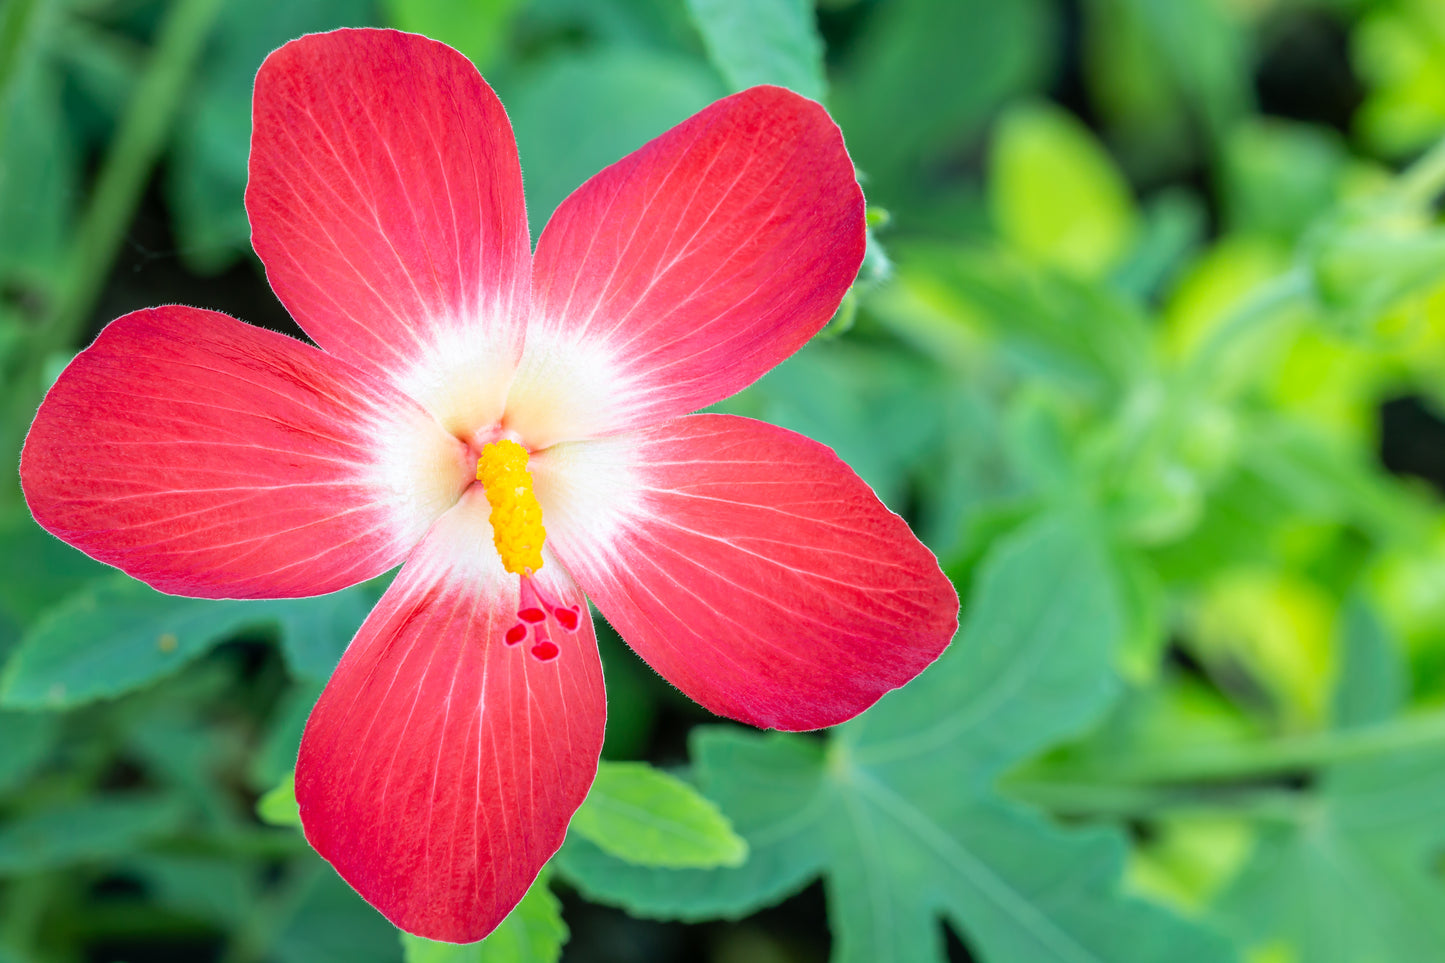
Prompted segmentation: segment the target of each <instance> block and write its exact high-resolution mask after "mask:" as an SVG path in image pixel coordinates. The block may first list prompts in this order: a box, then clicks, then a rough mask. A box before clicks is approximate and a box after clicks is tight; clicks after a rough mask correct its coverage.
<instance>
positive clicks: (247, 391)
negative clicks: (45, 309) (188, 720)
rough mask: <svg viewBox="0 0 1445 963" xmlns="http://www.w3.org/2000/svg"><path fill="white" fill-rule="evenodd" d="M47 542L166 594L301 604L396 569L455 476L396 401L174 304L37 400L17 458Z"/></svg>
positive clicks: (446, 441)
mask: <svg viewBox="0 0 1445 963" xmlns="http://www.w3.org/2000/svg"><path fill="white" fill-rule="evenodd" d="M20 477H21V481H22V483H23V484H24V487H25V497H26V499H27V500H28V501H29V503H30V510H31V511H32V512H34V513H35V517H36V519H37V520H38V521H39V522H40V524H41V525H43V526H45V528H46V529H48V530H49V531H51V532H52V533H54V534H55V535H57V536H59V537H60V538H62V539H64V540H65V541H67V542H69V543H70V544H72V545H74V546H76V547H77V548H79V549H81V550H82V551H85V552H87V553H88V554H90V555H92V556H94V557H95V558H98V559H100V560H101V561H103V562H108V563H109V564H111V565H115V566H117V567H118V568H121V569H124V570H125V571H126V572H129V573H130V574H131V575H134V576H135V577H136V578H139V579H142V580H144V581H146V582H149V583H150V584H151V585H153V586H155V587H156V588H158V589H160V590H161V591H163V592H173V593H176V594H181V595H192V596H200V597H205V598H226V597H229V598H257V597H284V596H297V595H316V594H320V593H323V592H332V591H335V590H336V589H339V588H344V587H345V586H347V585H350V584H352V583H354V582H359V581H361V580H363V579H367V578H371V577H372V576H374V575H378V574H380V573H381V572H384V571H386V570H387V569H389V568H391V567H392V566H394V565H396V564H397V563H398V562H400V561H401V560H402V558H404V557H405V555H406V553H407V552H408V551H410V549H411V548H412V546H413V545H415V544H416V543H417V541H419V540H420V539H421V536H422V535H423V534H424V533H425V532H426V530H427V528H428V526H430V524H431V522H432V521H433V519H435V518H436V517H437V516H438V515H440V514H441V513H442V512H444V511H445V510H446V509H447V508H448V507H450V506H451V505H452V504H453V503H455V501H456V499H457V497H458V495H459V494H460V493H461V491H462V490H463V489H464V488H465V486H466V484H467V483H468V481H469V479H470V472H469V471H468V466H467V464H466V448H465V446H464V445H462V444H461V443H460V442H458V441H457V440H456V439H455V438H453V437H451V436H450V435H448V434H446V433H445V432H443V431H442V430H441V429H440V428H438V427H437V424H436V422H435V421H433V420H432V419H431V418H430V417H428V416H427V414H426V412H424V411H422V410H421V409H420V408H418V407H417V406H416V404H415V403H414V402H412V401H410V400H408V399H407V398H405V397H403V396H402V395H400V394H398V393H397V392H396V391H395V390H394V389H391V388H389V387H387V386H386V385H385V384H383V383H381V382H378V381H376V380H375V379H374V378H371V377H369V376H367V375H364V374H362V373H361V372H359V371H356V370H355V369H353V368H351V367H349V366H348V365H345V364H342V363H340V362H338V361H336V360H335V359H333V358H329V357H327V356H326V355H325V354H323V353H322V352H320V351H317V350H316V349H315V348H313V347H311V346H310V345H306V344H302V343H301V342H299V341H296V340H294V339H292V338H287V337H285V336H283V335H279V334H275V333H274V332H271V331H264V330H262V329H260V328H254V327H251V326H250V325H246V324H242V323H241V322H239V321H236V320H235V319H233V318H229V317H227V316H226V315H224V314H218V313H216V312H214V311H201V310H198V309H196V308H187V307H174V306H173V307H164V308H152V309H148V310H145V311H137V312H135V313H134V314H129V315H126V316H125V317H123V318H121V319H119V320H118V321H115V322H114V323H112V324H111V325H109V326H108V327H107V328H106V329H105V330H104V331H103V332H102V333H101V335H100V337H99V338H97V339H96V341H95V343H94V344H93V345H91V346H90V347H89V348H87V349H86V350H85V351H83V352H81V354H80V355H78V356H77V357H76V359H75V361H74V362H72V363H71V365H70V366H69V367H68V368H66V369H65V372H64V373H63V374H61V376H60V379H59V380H58V381H57V382H56V383H55V387H53V388H52V389H51V390H50V393H49V395H47V396H46V399H45V402H44V404H42V405H41V406H40V412H39V414H37V415H36V416H35V424H34V425H33V426H32V427H31V429H30V436H29V437H28V438H27V439H26V442H25V451H24V454H23V455H22V456H21V462H20Z"/></svg>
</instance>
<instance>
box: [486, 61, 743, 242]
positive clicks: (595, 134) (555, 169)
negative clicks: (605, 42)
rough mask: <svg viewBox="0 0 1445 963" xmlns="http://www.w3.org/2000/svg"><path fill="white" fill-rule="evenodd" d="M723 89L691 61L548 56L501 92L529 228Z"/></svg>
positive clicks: (710, 74)
mask: <svg viewBox="0 0 1445 963" xmlns="http://www.w3.org/2000/svg"><path fill="white" fill-rule="evenodd" d="M725 92H726V91H724V90H723V88H722V85H721V84H719V83H718V81H717V79H716V78H715V77H714V76H713V75H712V73H711V72H710V71H708V70H707V69H706V68H705V67H703V66H701V65H699V64H698V63H696V62H694V61H691V60H686V59H683V58H680V57H671V56H664V55H659V54H653V53H647V52H644V51H641V50H618V49H604V50H602V51H599V52H596V53H588V54H581V55H566V56H560V57H556V58H553V59H551V60H549V61H547V62H545V63H544V64H543V65H542V66H540V67H538V68H536V69H535V70H534V71H533V72H532V73H530V74H528V75H527V76H526V77H525V78H524V79H522V80H521V81H519V82H518V83H517V84H516V85H515V87H513V88H509V89H507V90H505V91H503V101H504V102H505V103H506V105H507V110H508V113H509V114H510V115H511V118H512V126H513V127H514V128H515V129H516V134H517V150H518V152H519V153H520V154H521V157H522V174H523V177H524V178H525V180H526V185H527V217H528V219H529V221H530V222H531V224H532V225H533V230H534V231H540V230H541V226H542V225H544V224H546V223H547V219H548V218H550V217H551V216H552V211H553V210H554V209H555V208H556V207H557V205H558V204H560V203H562V200H563V198H565V197H566V196H567V195H568V194H570V193H571V192H572V191H573V190H575V189H576V188H577V187H579V186H581V184H582V182H583V181H585V180H587V178H589V177H591V176H592V175H593V174H596V173H597V172H598V171H599V170H601V169H602V168H603V167H606V166H607V165H608V164H611V163H612V162H613V161H616V160H619V159H620V158H622V157H623V156H624V155H625V154H627V153H629V152H631V151H633V150H636V149H637V148H639V147H641V146H642V145H643V144H645V143H646V142H647V141H649V140H651V139H652V138H654V137H656V136H657V135H658V134H661V133H662V132H664V131H666V130H667V129H668V128H669V127H672V126H674V125H675V124H678V123H680V122H681V121H683V120H685V119H687V118H688V117H689V116H690V115H692V114H694V113H696V112H697V111H699V110H701V109H702V108H704V107H706V106H707V105H708V104H710V103H712V101H714V100H716V99H717V98H718V97H720V96H722V95H723V94H724V93H725Z"/></svg>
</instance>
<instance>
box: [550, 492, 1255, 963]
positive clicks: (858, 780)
mask: <svg viewBox="0 0 1445 963" xmlns="http://www.w3.org/2000/svg"><path fill="white" fill-rule="evenodd" d="M1098 539H1099V536H1097V535H1096V534H1095V531H1094V529H1093V527H1092V525H1090V524H1088V523H1087V522H1083V521H1080V520H1077V519H1074V518H1072V517H1069V516H1060V517H1053V518H1046V519H1044V520H1042V521H1039V522H1036V523H1034V524H1032V525H1030V526H1028V527H1026V528H1025V529H1023V530H1021V531H1019V532H1018V533H1016V534H1014V535H1011V536H1009V537H1008V538H1006V539H1003V540H1002V541H1001V542H1000V544H999V547H998V548H997V549H996V551H995V552H993V553H992V555H991V557H990V558H989V560H988V561H987V562H986V563H985V565H984V567H983V570H982V571H981V573H980V574H979V576H978V579H977V581H976V586H975V589H974V591H973V594H972V600H971V603H970V605H968V606H966V611H968V612H970V615H969V617H968V620H967V622H966V624H965V626H964V628H963V630H962V632H961V634H960V637H959V639H958V640H957V641H956V642H955V643H954V645H953V647H952V648H951V649H950V650H949V651H948V652H946V653H945V654H944V656H943V657H942V658H941V659H940V660H939V661H938V662H937V663H936V664H935V665H934V666H933V667H932V668H931V669H930V670H928V672H926V673H925V674H924V676H923V677H922V678H920V679H919V680H918V681H916V682H914V683H912V684H911V685H909V686H908V687H907V688H905V689H902V690H899V691H897V692H894V693H891V694H890V695H888V696H886V697H884V699H883V700H882V701H881V702H880V703H879V704H878V705H877V706H876V707H875V708H874V709H872V710H870V711H869V712H867V713H865V714H864V715H863V716H861V717H860V718H859V719H857V720H855V721H854V722H851V723H848V724H846V725H844V726H842V727H840V728H839V730H838V732H837V733H836V734H835V735H834V736H833V737H832V738H831V740H830V741H829V742H828V744H827V746H826V748H825V747H824V746H822V745H820V744H819V743H817V742H816V741H814V740H812V739H809V738H807V737H804V736H797V735H781V734H771V735H758V734H753V733H746V732H742V731H740V730H735V729H718V728H714V729H706V730H700V731H699V733H698V735H697V737H696V738H695V740H694V743H693V748H694V760H695V765H696V767H697V774H698V779H699V783H700V785H701V787H702V789H703V791H704V792H705V793H706V794H707V795H708V797H709V798H711V799H713V800H714V801H715V802H717V804H718V805H719V807H720V808H721V809H722V810H723V812H724V813H726V814H727V815H728V816H729V817H730V818H731V819H732V820H733V824H734V827H735V828H736V829H737V831H738V832H739V833H740V834H741V835H742V836H743V837H744V838H745V839H746V840H747V842H748V846H749V859H748V861H747V862H746V863H744V864H743V865H741V866H739V867H737V868H734V869H719V870H714V871H712V872H699V871H665V870H663V871H660V870H656V869H647V868H643V867H637V866H629V865H627V864H626V863H624V862H622V861H621V860H618V859H616V858H615V857H611V856H609V855H608V854H606V853H604V852H603V851H602V850H601V849H599V848H598V847H596V846H595V845H591V844H588V843H586V842H585V841H579V840H569V841H568V844H567V845H566V846H565V847H564V848H563V850H562V852H561V854H560V855H559V857H558V860H557V865H558V868H559V870H560V871H561V872H563V873H564V874H565V875H566V876H567V878H568V879H569V880H571V881H572V882H573V883H574V884H575V885H576V886H577V887H578V888H579V889H580V890H581V891H582V892H583V893H584V895H587V896H588V897H589V898H594V899H599V900H602V901H607V902H614V903H618V904H620V905H622V906H624V907H626V908H627V909H628V910H629V911H631V912H634V913H639V914H642V915H650V916H663V917H678V918H682V919H697V918H702V917H707V916H717V915H723V916H737V915H742V914H745V913H748V912H750V911H752V910H753V909H756V908H757V907H759V906H761V905H765V904H767V903H770V902H772V901H775V900H776V899H778V898H779V897H781V896H783V895H785V894H787V893H788V892H791V891H793V890H796V889H798V888H800V887H801V886H803V885H804V884H806V883H807V882H808V881H809V880H810V879H812V878H814V877H815V876H816V875H818V874H819V873H820V872H821V873H822V874H823V876H824V879H825V881H826V884H827V892H828V902H829V916H830V919H831V921H832V925H833V930H834V955H833V958H834V961H835V963H854V961H857V963H864V961H867V963H879V961H882V963H887V961H896V963H904V961H907V963H923V961H930V960H939V961H941V960H942V959H944V946H943V939H942V931H941V929H940V927H939V926H938V923H937V918H938V917H939V916H945V917H947V918H948V919H950V920H952V921H953V922H954V923H955V924H957V925H958V926H959V927H960V928H961V929H962V931H963V932H964V933H966V934H967V937H968V939H969V941H970V943H971V944H972V945H973V946H975V947H977V949H978V951H979V953H980V955H981V956H982V957H983V958H986V959H988V960H990V961H993V963H999V961H1028V963H1046V961H1060V963H1064V961H1067V963H1095V961H1097V963H1165V961H1169V963H1179V961H1190V963H1194V961H1199V963H1222V961H1226V960H1229V959H1231V956H1230V954H1229V952H1228V950H1227V948H1226V947H1225V945H1224V944H1223V943H1222V942H1221V941H1220V940H1218V939H1217V938H1216V937H1215V936H1214V935H1213V934H1211V933H1209V932H1207V931H1205V930H1203V929H1200V928H1199V927H1197V926H1194V925H1193V924H1190V923H1187V922H1185V921H1183V920H1181V919H1178V918H1176V917H1173V916H1171V915H1170V914H1169V913H1167V912H1165V911H1163V910H1162V909H1159V908H1157V907H1153V906H1150V905H1148V904H1146V903H1143V902H1141V901H1139V900H1136V899H1133V898H1130V897H1127V896H1125V895H1123V894H1121V893H1120V892H1119V889H1118V887H1119V875H1120V872H1121V870H1122V865H1123V857H1124V851H1125V844H1124V839H1123V837H1122V835H1121V834H1119V833H1117V832H1114V831H1112V830H1101V829H1090V830H1080V829H1070V828H1063V827H1058V826H1055V825H1053V824H1051V823H1049V822H1048V821H1047V820H1046V819H1045V818H1044V817H1042V816H1040V815H1038V814H1036V813H1034V812H1032V811H1030V810H1028V809H1025V808H1023V807H1021V806H1019V805H1017V804H1015V803H1012V802H1009V801H1008V800H1005V799H1003V798H1002V797H1000V796H998V795H997V794H996V793H994V792H993V790H992V788H991V783H992V781H993V779H994V777H995V776H997V774H998V773H999V772H1000V771H1001V770H1002V769H1003V768H1005V767H1007V766H1009V765H1012V764H1013V763H1016V762H1017V761H1019V760H1020V759H1022V758H1024V757H1025V756H1028V755H1030V754H1033V753H1035V752H1038V751H1039V750H1041V749H1043V748H1045V747H1047V746H1049V745H1052V744H1054V743H1056V742H1058V741H1059V740H1060V739H1062V738H1064V737H1066V736H1068V735H1071V734H1073V733H1075V732H1077V731H1078V730H1079V729H1080V728H1081V727H1082V726H1085V725H1087V724H1089V723H1090V722H1092V721H1094V720H1095V719H1097V718H1098V716H1099V714H1100V713H1101V712H1102V711H1103V710H1104V709H1105V708H1106V707H1107V706H1108V705H1109V703H1110V702H1111V701H1112V699H1113V697H1114V693H1115V690H1116V685H1117V683H1116V680H1115V677H1114V673H1113V669H1112V667H1111V657H1112V647H1113V645H1114V644H1115V642H1116V641H1117V640H1118V636H1119V634H1120V632H1121V620H1122V617H1121V615H1120V612H1119V603H1118V601H1117V599H1115V597H1114V592H1113V586H1112V583H1111V580H1110V577H1109V570H1108V568H1107V564H1108V563H1107V556H1106V555H1105V554H1104V552H1103V550H1102V548H1101V546H1100V544H1099V540H1098Z"/></svg>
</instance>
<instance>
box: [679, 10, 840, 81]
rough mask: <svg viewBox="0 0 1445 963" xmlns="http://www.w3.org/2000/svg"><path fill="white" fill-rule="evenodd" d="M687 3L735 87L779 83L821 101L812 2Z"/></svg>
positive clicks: (819, 59) (719, 65)
mask: <svg viewBox="0 0 1445 963" xmlns="http://www.w3.org/2000/svg"><path fill="white" fill-rule="evenodd" d="M687 7H688V9H689V10H691V11H692V16H693V19H694V20H695V21H696V22H697V26H698V29H699V30H700V31H702V39H703V43H704V44H705V45H706V46H707V53H708V56H709V57H710V58H711V59H712V62H713V63H714V64H716V65H717V68H718V70H720V71H722V75H723V76H724V77H726V78H727V81H728V83H729V84H731V85H732V88H733V89H734V90H742V89H743V88H745V87H751V86H753V85H754V84H777V85H778V86H780V87H788V88H791V89H792V90H795V91H797V92H798V93H800V94H802V95H803V96H804V97H811V98H813V99H814V100H822V99H823V94H824V92H825V90H826V87H827V82H826V81H825V80H824V79H823V42H822V40H820V39H819V37H818V29H817V26H816V24H815V23H814V22H813V3H812V0H687Z"/></svg>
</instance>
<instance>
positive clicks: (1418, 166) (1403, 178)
mask: <svg viewBox="0 0 1445 963" xmlns="http://www.w3.org/2000/svg"><path fill="white" fill-rule="evenodd" d="M1395 189H1396V191H1397V193H1398V195H1399V197H1400V199H1401V200H1402V201H1404V202H1405V204H1407V205H1409V206H1411V207H1428V206H1429V205H1431V204H1433V203H1434V202H1435V198H1436V197H1438V196H1439V194H1440V192H1441V191H1442V190H1445V138H1442V139H1441V140H1439V141H1437V142H1436V144H1435V146H1433V147H1431V148H1430V149H1429V150H1427V151H1426V152H1425V153H1424V154H1422V155H1421V156H1420V157H1419V159H1417V160H1416V161H1415V162H1414V163H1413V164H1411V165H1410V166H1409V167H1407V168H1405V170H1404V171H1403V172H1401V174H1400V178H1399V180H1398V181H1397V182H1396V187H1395Z"/></svg>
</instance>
